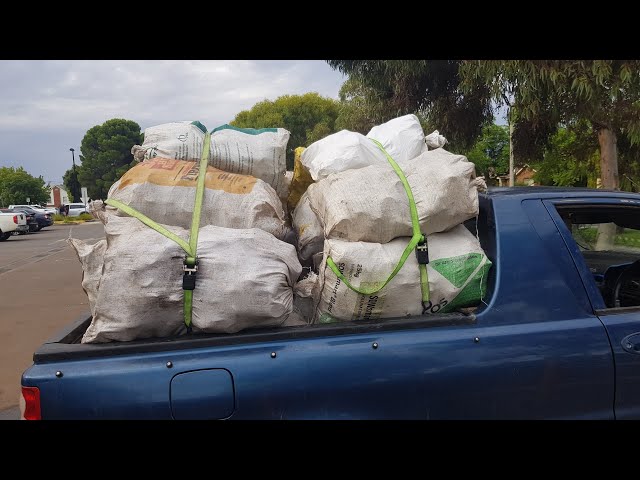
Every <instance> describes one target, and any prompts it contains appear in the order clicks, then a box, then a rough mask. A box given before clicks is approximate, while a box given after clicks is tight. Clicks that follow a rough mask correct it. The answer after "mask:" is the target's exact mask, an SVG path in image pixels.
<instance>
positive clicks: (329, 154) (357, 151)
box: [300, 130, 387, 182]
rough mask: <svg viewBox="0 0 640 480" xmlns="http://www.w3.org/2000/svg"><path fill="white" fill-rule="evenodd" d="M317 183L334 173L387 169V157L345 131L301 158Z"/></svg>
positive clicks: (311, 147) (315, 145)
mask: <svg viewBox="0 0 640 480" xmlns="http://www.w3.org/2000/svg"><path fill="white" fill-rule="evenodd" d="M300 161H301V162H302V165H304V166H305V167H306V169H307V170H308V171H309V174H310V175H311V178H313V180H314V181H316V182H317V181H318V180H322V179H323V178H326V177H328V176H329V175H331V174H332V173H340V172H344V171H346V170H351V169H358V168H363V167H368V166H370V165H387V159H386V157H385V156H384V153H382V152H381V151H380V149H379V148H378V147H376V145H375V143H373V142H372V141H371V140H370V139H368V138H367V137H365V136H364V135H362V134H361V133H357V132H351V131H349V130H341V131H339V132H337V133H334V134H332V135H328V136H326V137H324V138H323V139H321V140H318V141H317V142H314V143H312V144H311V145H309V147H307V148H306V149H305V150H304V152H302V155H301V157H300Z"/></svg>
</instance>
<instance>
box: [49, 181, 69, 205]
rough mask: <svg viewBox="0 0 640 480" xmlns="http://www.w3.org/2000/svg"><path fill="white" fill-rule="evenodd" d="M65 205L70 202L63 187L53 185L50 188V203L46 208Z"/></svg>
mask: <svg viewBox="0 0 640 480" xmlns="http://www.w3.org/2000/svg"><path fill="white" fill-rule="evenodd" d="M67 203H71V202H70V201H69V194H68V193H67V191H66V190H65V189H64V187H63V186H62V185H54V186H53V187H51V193H50V202H49V203H48V204H47V206H48V207H56V208H59V207H60V205H65V204H67Z"/></svg>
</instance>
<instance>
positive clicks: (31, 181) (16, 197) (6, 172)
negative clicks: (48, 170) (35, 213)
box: [0, 167, 50, 207]
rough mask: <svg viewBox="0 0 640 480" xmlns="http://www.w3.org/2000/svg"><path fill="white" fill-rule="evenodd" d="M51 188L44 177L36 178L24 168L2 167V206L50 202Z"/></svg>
mask: <svg viewBox="0 0 640 480" xmlns="http://www.w3.org/2000/svg"><path fill="white" fill-rule="evenodd" d="M49 191H50V190H49V187H48V186H46V185H45V181H44V179H43V178H42V176H39V177H34V176H33V175H30V174H29V173H28V172H27V171H26V170H25V169H24V168H22V167H18V168H14V167H0V205H2V206H4V207H6V206H8V205H12V204H13V205H16V204H25V203H27V198H28V199H29V203H38V204H46V203H48V202H49Z"/></svg>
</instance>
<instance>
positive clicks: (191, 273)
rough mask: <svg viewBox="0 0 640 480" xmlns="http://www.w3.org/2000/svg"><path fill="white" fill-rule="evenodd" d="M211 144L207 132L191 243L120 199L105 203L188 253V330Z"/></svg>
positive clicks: (185, 284)
mask: <svg viewBox="0 0 640 480" xmlns="http://www.w3.org/2000/svg"><path fill="white" fill-rule="evenodd" d="M210 145H211V134H210V133H207V134H206V135H205V138H204V145H203V149H202V156H201V157H200V168H199V170H198V184H197V187H196V199H195V205H194V207H193V215H192V217H191V232H190V234H189V243H187V242H185V241H184V240H183V239H182V238H180V237H179V236H178V235H176V234H175V233H172V232H170V231H169V230H167V229H166V228H164V227H163V226H162V225H160V224H159V223H157V222H154V221H153V220H151V219H150V218H149V217H147V216H146V215H144V214H143V213H140V212H139V211H137V210H135V209H134V208H131V207H130V206H128V205H125V204H124V203H122V202H119V201H118V200H113V199H107V200H105V202H104V203H106V204H107V205H111V206H112V207H115V208H118V209H119V210H122V211H123V212H124V213H126V214H128V215H131V216H132V217H134V218H137V219H138V220H140V221H141V222H142V223H144V224H145V225H147V226H148V227H150V228H152V229H153V230H155V231H156V232H158V233H160V234H161V235H164V236H165V237H167V238H168V239H169V240H173V241H174V242H175V243H177V244H178V245H179V246H180V247H181V248H182V249H183V250H184V251H185V253H186V254H187V255H186V257H185V259H184V265H183V267H182V269H183V272H184V275H183V278H182V288H183V290H184V306H183V310H184V323H185V325H186V326H187V330H189V331H190V330H191V318H192V307H193V289H194V288H195V284H196V272H197V271H198V265H197V264H198V261H197V248H198V233H199V231H200V215H201V212H202V201H203V198H204V184H205V180H206V175H207V164H208V163H209V149H210Z"/></svg>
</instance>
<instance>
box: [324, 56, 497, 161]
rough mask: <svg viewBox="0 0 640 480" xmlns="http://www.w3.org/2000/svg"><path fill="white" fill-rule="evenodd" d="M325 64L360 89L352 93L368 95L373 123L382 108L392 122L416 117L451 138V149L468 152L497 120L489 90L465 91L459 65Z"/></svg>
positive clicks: (474, 88)
mask: <svg viewBox="0 0 640 480" xmlns="http://www.w3.org/2000/svg"><path fill="white" fill-rule="evenodd" d="M327 63H328V64H329V65H330V66H331V67H333V68H334V69H338V70H340V71H341V72H342V73H345V74H347V75H348V76H349V80H351V79H354V81H355V82H358V83H359V84H361V85H357V84H356V85H354V86H353V87H352V88H360V89H361V90H363V91H364V96H365V97H366V98H367V99H369V102H368V104H369V105H370V106H373V107H374V109H373V110H372V114H371V116H372V118H373V119H377V118H378V117H377V114H378V112H377V111H376V110H375V108H377V107H379V106H382V108H384V109H385V110H386V111H387V114H388V116H389V118H393V117H397V116H400V115H406V114H408V113H414V114H418V115H419V116H422V117H423V118H424V119H425V120H426V122H428V124H430V125H434V126H435V128H437V129H438V130H439V131H440V132H442V133H443V134H444V135H445V136H446V137H447V140H448V141H449V143H450V148H452V149H456V148H457V149H463V148H470V147H471V146H472V145H473V143H474V142H475V141H476V139H477V138H478V136H479V135H480V133H481V130H482V127H483V126H484V125H485V124H487V123H489V122H491V120H493V106H492V102H491V95H490V92H489V89H488V87H487V86H485V85H482V84H481V83H474V84H473V85H471V86H470V87H469V88H467V89H466V90H463V89H462V88H461V80H462V78H461V77H460V74H459V68H460V63H461V62H460V61H458V60H327ZM366 106H367V103H366V102H365V104H364V107H365V108H366ZM389 118H385V120H388V119H389Z"/></svg>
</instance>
